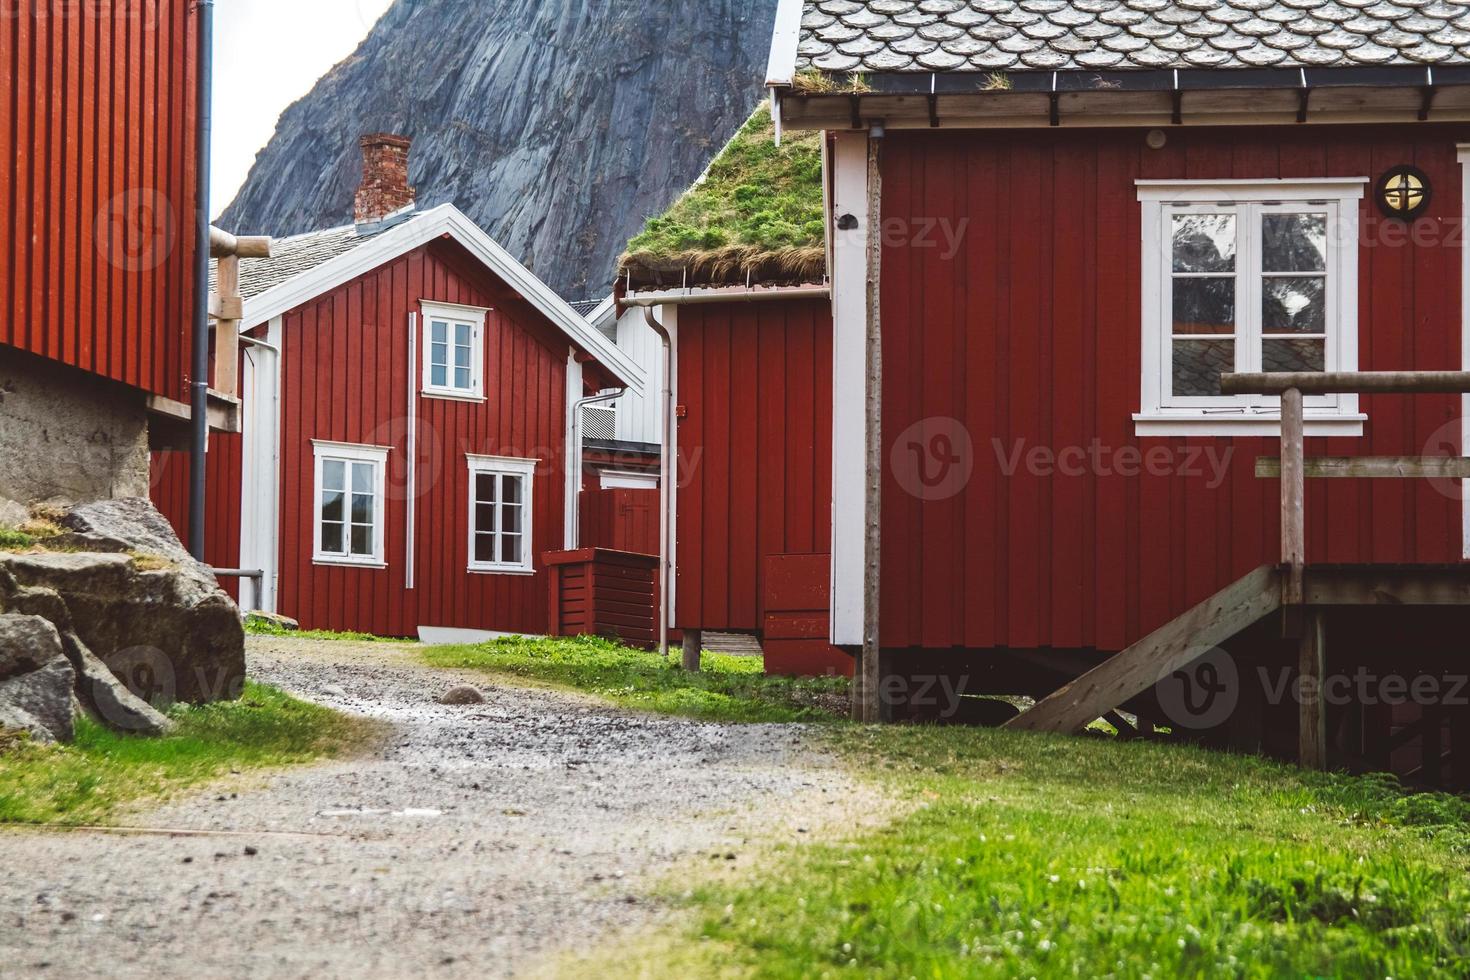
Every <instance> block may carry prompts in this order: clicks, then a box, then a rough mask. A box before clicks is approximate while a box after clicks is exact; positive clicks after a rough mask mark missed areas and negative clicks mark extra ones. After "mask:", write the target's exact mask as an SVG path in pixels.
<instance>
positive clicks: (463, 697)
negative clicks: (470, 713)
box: [439, 684, 485, 705]
mask: <svg viewBox="0 0 1470 980" xmlns="http://www.w3.org/2000/svg"><path fill="white" fill-rule="evenodd" d="M439 703H440V704H450V705H465V704H484V703H485V695H483V694H481V693H480V690H479V688H475V687H471V686H470V685H468V684H461V685H459V686H458V687H451V688H450V689H449V690H447V691H445V692H444V693H443V694H441V695H440V696H439Z"/></svg>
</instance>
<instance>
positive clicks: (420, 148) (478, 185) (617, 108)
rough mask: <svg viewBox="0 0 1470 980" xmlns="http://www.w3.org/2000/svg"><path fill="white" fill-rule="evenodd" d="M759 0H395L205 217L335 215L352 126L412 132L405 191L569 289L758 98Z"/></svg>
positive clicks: (602, 281) (594, 278) (356, 163)
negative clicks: (228, 199)
mask: <svg viewBox="0 0 1470 980" xmlns="http://www.w3.org/2000/svg"><path fill="white" fill-rule="evenodd" d="M775 8H776V0H679V2H677V3H675V2H670V0H580V2H579V0H476V2H465V0H397V2H396V3H394V5H393V6H392V7H391V8H390V9H389V10H388V12H387V13H386V14H385V15H384V16H383V18H382V20H380V21H379V22H378V24H377V25H376V26H375V27H374V28H373V29H372V31H371V32H370V33H369V35H368V37H367V38H366V40H364V41H363V43H362V45H361V46H360V47H359V48H358V50H357V51H356V52H355V53H354V54H353V55H352V56H351V57H349V58H348V59H347V60H345V61H343V62H342V63H341V64H339V65H337V66H336V67H335V68H333V69H332V71H331V72H329V73H328V74H327V75H326V76H325V77H324V78H322V80H321V81H320V82H318V83H317V85H316V87H315V88H314V89H313V90H312V91H311V92H310V93H309V94H308V95H307V96H305V97H304V98H303V99H301V100H300V101H299V102H297V103H296V104H294V105H292V106H291V107H290V108H289V109H287V110H286V112H285V113H283V114H282V116H281V120H280V122H279V124H278V126H277V129H276V133H275V136H274V137H273V138H272V139H271V141H270V143H269V145H267V146H266V148H265V149H264V150H262V151H261V153H260V155H259V157H258V158H257V159H256V161H255V165H254V167H253V169H252V170H251V173H250V177H249V179H248V180H247V181H246V183H245V186H244V187H243V188H242V190H241V192H240V194H239V196H238V197H237V198H236V199H235V201H234V202H233V203H231V204H230V206H229V207H228V208H227V209H226V211H225V213H224V215H223V216H222V217H221V218H220V220H219V224H220V225H222V226H223V227H225V228H227V229H232V230H238V231H240V232H248V233H252V234H254V233H260V234H272V235H286V234H294V233H297V232H301V231H308V230H311V229H314V228H322V227H329V226H334V225H341V224H346V223H348V222H350V221H351V216H352V195H353V191H354V190H355V189H356V187H357V182H358V178H359V176H360V174H361V155H360V151H359V150H358V146H357V139H358V137H359V136H360V135H362V134H363V133H367V132H377V131H392V132H398V133H403V134H406V135H408V136H411V137H413V139H414V146H413V156H412V161H411V164H410V177H411V179H412V181H413V183H414V186H415V187H416V189H417V191H418V202H419V204H420V206H432V205H436V204H442V203H445V202H452V203H454V204H456V205H458V206H459V208H460V209H461V210H463V211H465V212H466V213H467V214H468V215H469V216H470V217H471V218H473V219H474V220H475V221H477V222H478V223H479V224H480V225H481V226H482V227H484V228H485V229H486V230H487V231H488V232H489V233H490V234H491V236H492V237H494V238H495V239H496V240H497V241H499V242H500V243H501V244H502V245H504V246H505V247H506V248H507V249H508V250H509V251H510V252H511V254H513V255H515V256H517V257H518V258H520V259H521V260H522V261H523V262H525V263H526V264H527V265H528V266H529V267H530V268H531V269H532V270H533V271H535V272H536V274H537V275H539V276H540V277H541V278H542V279H544V280H545V281H546V282H547V283H549V284H550V285H551V286H552V287H553V288H554V289H556V290H558V291H559V292H561V293H562V295H563V296H566V297H567V298H569V299H580V298H583V297H593V296H597V295H599V294H602V293H604V292H605V291H606V289H607V287H608V285H609V283H610V281H611V278H612V274H613V262H614V260H615V258H616V257H617V255H618V252H619V251H620V250H621V248H622V246H623V245H624V244H625V243H626V242H627V240H628V238H629V237H631V236H632V235H633V234H634V233H636V232H637V231H638V229H639V228H640V227H641V226H642V224H643V221H644V219H646V218H647V217H648V216H649V215H652V214H657V213H659V212H661V211H662V210H663V209H664V208H666V207H667V206H668V205H669V204H670V203H671V202H672V201H673V200H674V198H675V197H677V196H678V194H679V193H680V192H682V191H683V190H684V188H685V187H687V186H688V185H689V184H690V183H691V182H692V181H693V180H694V179H695V178H697V177H698V176H699V174H700V173H701V172H702V171H703V169H704V167H705V165H706V164H707V163H708V162H709V160H710V158H711V157H713V156H714V154H715V153H716V152H718V150H719V149H720V147H721V146H722V145H723V144H724V142H725V141H726V140H727V139H729V138H730V136H731V135H733V134H734V133H735V131H736V130H737V129H738V128H739V126H740V124H741V123H742V122H743V121H744V120H745V119H746V117H747V116H749V114H750V110H751V109H752V107H753V106H754V105H755V104H756V102H757V101H758V100H759V99H760V97H761V81H762V78H763V75H764V70H765V62H766V54H767V50H768V47H769V44H770V37H771V25H772V22H773V20H774V18H775Z"/></svg>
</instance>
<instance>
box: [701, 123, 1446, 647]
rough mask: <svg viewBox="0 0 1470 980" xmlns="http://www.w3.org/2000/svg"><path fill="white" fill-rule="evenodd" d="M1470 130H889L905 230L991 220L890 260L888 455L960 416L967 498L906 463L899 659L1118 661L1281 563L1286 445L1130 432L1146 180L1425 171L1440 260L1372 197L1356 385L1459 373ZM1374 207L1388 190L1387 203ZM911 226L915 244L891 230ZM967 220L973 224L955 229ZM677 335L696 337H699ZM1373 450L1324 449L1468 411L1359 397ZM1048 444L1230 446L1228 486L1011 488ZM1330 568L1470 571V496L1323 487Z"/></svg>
mask: <svg viewBox="0 0 1470 980" xmlns="http://www.w3.org/2000/svg"><path fill="white" fill-rule="evenodd" d="M1467 137H1470V127H1465V126H1414V127H1407V126H1405V127H1394V126H1377V127H1372V128H1358V129H1350V128H1327V127H1318V126H1312V127H1301V128H1295V129H1291V128H1284V127H1269V128H1262V129H1248V130H1241V129H1232V130H1210V129H1175V130H1170V131H1169V134H1168V144H1167V146H1166V147H1165V148H1164V149H1162V150H1157V151H1156V150H1150V149H1147V148H1146V147H1145V145H1144V134H1143V133H1142V132H1139V131H1128V130H1108V131H1093V132H1078V131H1068V132H1039V133H1038V132H1013V133H1008V132H987V133H984V134H967V133H892V132H891V133H890V134H889V138H888V139H887V140H886V141H885V147H884V158H883V177H884V181H883V184H884V200H883V204H884V213H885V220H886V221H890V222H893V221H895V220H897V221H900V222H902V221H905V220H910V219H924V218H927V217H948V218H950V219H951V220H953V221H961V220H964V219H968V220H969V226H968V229H967V231H966V233H965V234H964V235H963V238H962V241H961V244H960V248H959V250H958V252H957V253H956V254H955V255H954V256H953V258H947V257H946V256H945V255H944V254H943V253H944V251H945V250H944V249H943V248H908V247H904V245H902V244H901V243H900V242H899V241H896V240H893V237H894V236H889V237H890V241H889V243H888V244H887V245H886V247H885V249H884V254H883V282H882V302H883V310H882V313H883V330H884V339H883V358H884V388H883V402H884V417H883V432H884V439H885V443H886V444H885V459H886V458H890V455H889V454H890V452H891V450H892V446H893V442H894V440H895V437H896V436H897V435H898V434H899V433H901V432H902V431H903V430H904V429H905V428H907V427H908V426H909V425H911V424H913V423H916V422H918V421H919V420H921V419H926V418H936V417H946V416H948V417H953V418H955V419H959V420H962V421H963V423H964V424H965V426H966V428H967V429H968V431H969V432H970V434H971V436H972V439H973V447H974V448H973V452H974V462H975V469H974V474H973V476H972V478H971V479H970V481H969V483H968V485H967V486H966V488H965V490H964V491H963V492H962V493H960V494H958V495H957V496H954V497H952V498H950V499H948V500H943V501H930V502H921V501H920V500H919V499H917V498H916V497H914V496H911V495H909V494H908V493H906V492H905V491H904V490H903V489H902V487H901V486H900V484H899V482H898V481H897V479H896V478H895V475H894V472H893V470H892V468H890V469H889V471H888V473H887V474H886V478H885V483H884V487H883V572H882V576H883V579H882V586H883V598H882V628H883V642H884V645H885V646H889V647H896V648H901V647H917V646H923V647H928V648H948V647H953V646H966V647H972V648H986V647H994V646H1010V647H1020V648H1034V647H1045V646H1052V647H1059V648H1081V647H1096V648H1099V649H1104V650H1117V649H1121V648H1123V647H1124V646H1126V645H1128V644H1129V643H1131V642H1133V641H1134V640H1137V639H1139V638H1140V637H1142V636H1144V635H1146V634H1147V633H1149V632H1150V631H1152V630H1153V629H1155V628H1157V627H1158V626H1160V625H1162V624H1163V623H1165V622H1167V621H1168V620H1170V619H1171V618H1173V617H1174V616H1176V615H1178V614H1179V613H1181V612H1182V611H1184V610H1185V609H1186V608H1188V607H1189V606H1190V605H1191V604H1193V603H1195V602H1197V601H1198V600H1200V599H1202V598H1205V597H1206V596H1208V595H1210V594H1211V593H1213V592H1214V591H1216V590H1217V589H1219V588H1220V587H1222V586H1224V585H1226V584H1228V583H1229V582H1231V581H1232V580H1234V579H1235V578H1237V577H1239V576H1240V575H1242V574H1244V573H1245V572H1247V571H1249V570H1250V569H1251V568H1253V567H1255V566H1256V565H1259V564H1261V563H1264V562H1274V561H1277V560H1279V544H1278V537H1277V535H1278V507H1279V504H1278V494H1279V489H1278V484H1277V483H1276V482H1275V481H1271V480H1258V479H1256V478H1255V476H1254V471H1253V463H1254V459H1255V457H1256V456H1258V455H1276V454H1277V448H1276V444H1275V440H1274V439H1246V438H1240V439H1225V438H1219V439H1182V438H1168V439H1164V438H1145V439H1140V438H1137V437H1135V436H1134V435H1133V422H1132V418H1131V416H1132V413H1134V412H1136V411H1138V409H1139V398H1140V395H1139V383H1140V374H1139V372H1140V366H1139V359H1140V350H1139V348H1140V335H1141V326H1140V311H1139V305H1140V299H1139V294H1140V286H1139V264H1140V260H1141V257H1140V251H1141V249H1140V221H1141V218H1140V213H1139V205H1138V202H1137V197H1136V191H1135V187H1134V181H1135V180H1136V179H1138V178H1273V177H1302V178H1305V177H1329V176H1343V177H1368V178H1375V177H1377V176H1378V175H1379V174H1381V173H1382V172H1383V171H1384V170H1385V169H1387V168H1388V167H1390V166H1392V165H1395V164H1399V163H1413V164H1415V165H1417V166H1419V167H1421V168H1422V169H1423V170H1424V171H1425V172H1427V173H1428V175H1429V177H1430V179H1431V181H1432V182H1433V185H1434V201H1433V204H1432V206H1431V208H1430V211H1429V212H1428V215H1427V216H1425V217H1423V218H1421V219H1419V230H1420V231H1422V232H1424V233H1425V237H1426V239H1427V243H1423V244H1398V245H1390V244H1388V243H1387V240H1386V238H1384V237H1382V236H1380V235H1379V234H1378V232H1380V231H1381V230H1382V224H1381V223H1380V222H1378V220H1377V218H1376V211H1375V210H1372V209H1371V205H1370V204H1369V202H1368V201H1367V200H1365V201H1364V204H1363V213H1362V223H1363V224H1362V227H1363V231H1364V243H1363V244H1362V246H1361V249H1360V258H1359V262H1360V268H1359V280H1360V284H1361V294H1360V300H1359V347H1360V352H1359V366H1360V368H1361V369H1363V370H1390V369H1424V370H1427V369H1444V368H1457V367H1458V366H1459V364H1460V322H1459V304H1460V287H1459V262H1460V247H1459V244H1458V242H1459V238H1458V235H1456V236H1455V237H1447V236H1449V234H1450V232H1452V231H1454V230H1455V229H1457V228H1458V225H1459V219H1458V215H1459V214H1460V196H1461V195H1460V172H1459V167H1458V165H1457V164H1456V160H1455V143H1456V141H1457V140H1465V139H1466V138H1467ZM1366 197H1371V194H1366V195H1365V198H1366ZM894 227H897V225H895V226H894ZM952 227H954V226H952ZM682 339H683V338H682V336H681V341H682ZM1361 405H1362V409H1363V411H1365V412H1366V413H1367V415H1368V417H1369V420H1368V422H1367V427H1366V430H1365V431H1366V434H1365V436H1364V437H1363V438H1361V439H1331V440H1326V439H1313V440H1309V441H1308V448H1307V451H1308V453H1309V454H1317V455H1322V454H1327V453H1331V454H1338V455H1341V454H1346V455H1359V454H1400V453H1413V454H1418V453H1421V452H1423V451H1424V449H1425V446H1426V444H1427V443H1429V442H1430V441H1431V438H1432V437H1434V436H1435V435H1436V433H1440V432H1442V429H1441V427H1443V426H1446V424H1447V423H1452V422H1453V423H1454V424H1453V425H1452V426H1451V427H1450V429H1449V430H1445V431H1449V432H1451V433H1452V434H1453V435H1452V438H1453V439H1456V440H1457V439H1458V428H1457V427H1458V423H1457V422H1454V420H1457V419H1458V418H1459V415H1460V413H1459V410H1458V405H1457V400H1456V399H1455V398H1454V397H1453V396H1441V397H1427V396H1419V397H1413V398H1408V397H1403V396H1397V397H1382V396H1368V397H1365V398H1363V399H1362V402H1361ZM1019 440H1025V445H1026V447H1027V448H1030V447H1033V446H1045V447H1050V448H1052V449H1053V450H1061V449H1063V448H1066V447H1071V446H1080V447H1087V446H1089V445H1090V444H1091V443H1092V441H1093V440H1098V442H1099V443H1100V445H1101V446H1103V447H1108V448H1110V449H1112V450H1116V449H1118V448H1121V447H1125V446H1133V447H1138V448H1141V449H1143V450H1145V451H1146V450H1148V449H1150V448H1151V447H1164V448H1165V449H1167V450H1172V451H1173V452H1174V453H1175V454H1176V456H1175V457H1174V458H1175V460H1179V459H1180V457H1179V456H1178V455H1177V454H1179V453H1181V452H1184V451H1187V450H1188V449H1189V448H1191V447H1197V448H1199V449H1213V450H1214V451H1215V452H1216V453H1218V454H1223V453H1225V452H1228V451H1230V450H1232V449H1233V451H1234V454H1233V456H1232V457H1231V460H1230V465H1229V466H1228V470H1227V475H1226V478H1225V479H1224V481H1223V483H1222V484H1221V485H1220V486H1218V487H1216V488H1211V487H1210V486H1208V485H1207V484H1208V483H1209V482H1210V477H1209V471H1208V469H1206V470H1205V471H1204V473H1203V474H1202V475H1195V476H1190V475H1158V476H1150V475H1146V474H1145V475H1142V476H1132V477H1130V476H1122V475H1117V474H1116V473H1115V472H1114V473H1103V472H1098V471H1097V469H1098V468H1095V467H1085V469H1087V470H1088V472H1086V473H1085V474H1084V475H1081V476H1065V475H1054V476H1041V475H1030V474H1028V473H1027V472H1026V468H1025V467H1022V468H1021V469H1020V470H1018V471H1017V473H1016V475H1014V476H1012V477H1009V478H1007V477H1006V476H1004V475H1003V474H1002V472H1001V467H1000V465H999V462H998V456H997V441H998V444H999V446H1000V448H1001V451H1002V452H1003V453H1004V452H1006V451H1010V450H1011V449H1012V448H1013V447H1014V446H1015V445H1017V444H1018V441H1019ZM1306 512H1307V518H1308V521H1309V525H1310V528H1309V536H1308V543H1307V547H1308V559H1309V560H1315V561H1332V562H1350V561H1369V562H1402V561H1424V562H1440V561H1455V560H1458V559H1459V555H1460V543H1459V542H1460V529H1461V525H1460V503H1459V502H1458V501H1456V500H1451V499H1449V497H1447V496H1446V495H1444V494H1441V493H1440V492H1439V491H1437V490H1436V489H1435V488H1434V487H1432V486H1430V485H1428V484H1426V483H1422V482H1408V481H1397V480H1374V481H1348V480H1319V481H1311V482H1310V484H1309V487H1308V496H1307V504H1306Z"/></svg>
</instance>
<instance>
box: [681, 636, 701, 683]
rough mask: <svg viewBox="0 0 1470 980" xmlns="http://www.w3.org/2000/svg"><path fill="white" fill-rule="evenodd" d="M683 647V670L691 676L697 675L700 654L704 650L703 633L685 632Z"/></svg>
mask: <svg viewBox="0 0 1470 980" xmlns="http://www.w3.org/2000/svg"><path fill="white" fill-rule="evenodd" d="M683 647H684V649H683V654H684V656H683V664H684V669H685V670H687V671H689V672H690V673H691V674H697V673H699V658H700V653H701V651H703V649H704V631H703V630H685V631H684V640H683Z"/></svg>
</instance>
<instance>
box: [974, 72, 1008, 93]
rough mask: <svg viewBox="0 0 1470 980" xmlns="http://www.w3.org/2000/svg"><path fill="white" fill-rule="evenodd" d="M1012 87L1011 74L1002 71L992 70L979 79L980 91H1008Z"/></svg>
mask: <svg viewBox="0 0 1470 980" xmlns="http://www.w3.org/2000/svg"><path fill="white" fill-rule="evenodd" d="M1014 87H1015V86H1014V85H1013V84H1012V83H1011V76H1009V75H1007V74H1006V73H1005V72H1003V71H993V72H991V73H990V74H989V75H986V76H985V77H984V78H983V79H981V81H980V91H982V92H1009V91H1011V89H1012V88H1014Z"/></svg>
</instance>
